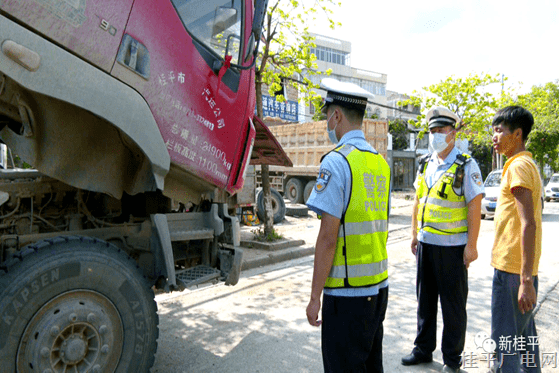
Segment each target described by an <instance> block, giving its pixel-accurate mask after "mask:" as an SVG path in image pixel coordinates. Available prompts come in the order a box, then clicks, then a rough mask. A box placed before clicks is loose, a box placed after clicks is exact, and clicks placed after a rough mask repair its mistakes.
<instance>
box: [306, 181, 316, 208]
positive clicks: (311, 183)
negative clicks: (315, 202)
mask: <svg viewBox="0 0 559 373" xmlns="http://www.w3.org/2000/svg"><path fill="white" fill-rule="evenodd" d="M314 184H316V180H311V181H309V182H308V183H307V185H305V191H304V193H303V195H304V198H305V203H307V201H308V200H309V197H310V196H311V193H312V190H313V188H314Z"/></svg>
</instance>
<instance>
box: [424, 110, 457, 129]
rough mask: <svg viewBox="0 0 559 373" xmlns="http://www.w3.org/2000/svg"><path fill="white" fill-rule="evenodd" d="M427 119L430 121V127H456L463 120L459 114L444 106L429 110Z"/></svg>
mask: <svg viewBox="0 0 559 373" xmlns="http://www.w3.org/2000/svg"><path fill="white" fill-rule="evenodd" d="M425 119H426V120H427V123H429V129H431V128H435V127H444V126H452V127H456V124H460V122H461V121H462V119H460V117H459V116H458V115H456V114H455V113H453V112H452V111H450V110H448V109H447V108H445V107H442V106H437V107H434V108H432V109H431V110H429V111H428V112H427V115H426V116H425Z"/></svg>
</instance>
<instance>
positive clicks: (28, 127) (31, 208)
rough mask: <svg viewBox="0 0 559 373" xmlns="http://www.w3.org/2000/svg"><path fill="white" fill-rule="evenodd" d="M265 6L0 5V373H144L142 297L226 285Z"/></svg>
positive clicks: (276, 155) (254, 139)
mask: <svg viewBox="0 0 559 373" xmlns="http://www.w3.org/2000/svg"><path fill="white" fill-rule="evenodd" d="M266 3H267V1H266V0H256V1H253V0H233V1H231V0H227V1H225V0H212V1H207V0H204V1H202V0H190V1H184V0H159V1H153V0H122V1H112V0H98V1H87V0H17V1H16V0H0V48H1V52H0V139H1V141H2V143H4V144H5V145H7V146H8V148H9V149H10V151H9V156H8V157H7V159H8V161H7V162H4V164H3V168H2V169H0V244H1V250H0V372H16V371H17V372H103V373H105V372H134V373H137V372H147V371H149V369H150V367H151V366H152V365H153V360H154V354H155V351H156V346H157V337H158V315H157V313H156V303H155V301H154V289H162V290H165V291H174V290H182V289H185V288H186V287H189V286H193V285H196V284H200V283H204V282H211V281H220V280H223V281H225V282H226V284H231V285H233V284H235V283H236V282H237V281H238V278H239V272H240V267H241V260H242V251H241V250H240V249H239V243H240V242H239V241H240V230H239V221H238V219H237V217H235V216H234V211H235V206H236V205H238V203H239V201H237V196H236V192H237V191H239V190H240V189H241V188H242V186H243V182H244V178H245V171H246V166H247V165H248V164H249V162H251V163H253V164H259V163H269V164H284V165H285V164H289V162H290V161H289V159H288V158H287V157H286V155H285V153H284V152H283V151H282V149H281V146H279V144H278V143H277V141H275V139H274V137H273V136H272V135H271V134H270V132H269V131H268V130H267V128H266V126H264V125H263V124H262V123H261V122H260V121H259V119H258V118H255V117H254V115H253V113H254V107H255V91H254V74H255V71H254V62H255V58H256V51H257V45H258V41H259V40H260V33H261V27H262V20H263V17H264V14H265V11H266ZM11 158H18V159H19V158H20V159H21V160H22V161H24V162H26V163H27V164H29V165H31V166H32V167H33V169H17V168H13V167H11V166H10V164H8V165H6V163H10V162H9V160H10V159H11ZM12 163H13V162H12Z"/></svg>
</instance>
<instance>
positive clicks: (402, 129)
mask: <svg viewBox="0 0 559 373" xmlns="http://www.w3.org/2000/svg"><path fill="white" fill-rule="evenodd" d="M388 132H389V133H390V134H391V135H392V149H394V150H404V149H407V148H408V146H409V137H410V135H409V133H410V131H409V130H408V125H407V123H406V122H405V121H403V120H401V119H396V120H391V121H390V122H389V123H388Z"/></svg>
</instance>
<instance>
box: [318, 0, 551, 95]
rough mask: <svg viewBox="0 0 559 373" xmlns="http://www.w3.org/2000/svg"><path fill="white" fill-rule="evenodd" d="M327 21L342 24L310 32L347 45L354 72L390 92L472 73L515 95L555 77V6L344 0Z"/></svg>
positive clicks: (498, 0) (535, 1) (514, 1)
mask: <svg viewBox="0 0 559 373" xmlns="http://www.w3.org/2000/svg"><path fill="white" fill-rule="evenodd" d="M307 1H308V0H307ZM333 18H334V19H335V20H336V21H339V22H341V23H342V26H341V27H339V28H337V29H336V30H334V31H332V30H330V29H328V27H326V26H325V24H318V25H316V26H315V27H311V31H312V32H316V33H319V34H323V35H327V36H330V37H334V38H338V39H342V40H348V41H350V42H351V43H352V54H351V65H352V67H355V68H359V69H365V70H371V71H376V72H380V73H385V74H388V84H387V88H388V89H389V90H393V91H397V92H401V93H411V92H412V91H413V90H419V89H421V87H423V86H426V85H430V84H435V83H438V82H440V81H441V80H444V79H446V78H447V77H448V76H451V75H454V76H456V77H466V76H468V75H469V74H470V73H478V74H480V73H490V74H492V75H495V74H504V75H505V77H508V81H507V82H506V83H505V85H506V86H507V87H513V88H516V89H517V91H519V92H526V91H528V90H529V89H530V87H531V86H532V85H539V84H545V83H547V82H550V81H556V80H557V79H559V49H558V47H557V45H558V41H557V39H558V37H559V1H557V0H530V1H526V0H524V1H519V0H506V1H505V0H485V1H482V0H462V1H453V0H451V1H449V0H424V1H413V0H385V1H375V0H359V1H357V0H344V1H342V6H341V7H339V8H335V14H334V16H333ZM520 82H522V83H523V84H522V85H520V84H519V83H520ZM496 86H497V87H495V89H496V91H498V90H499V89H500V85H496Z"/></svg>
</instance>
